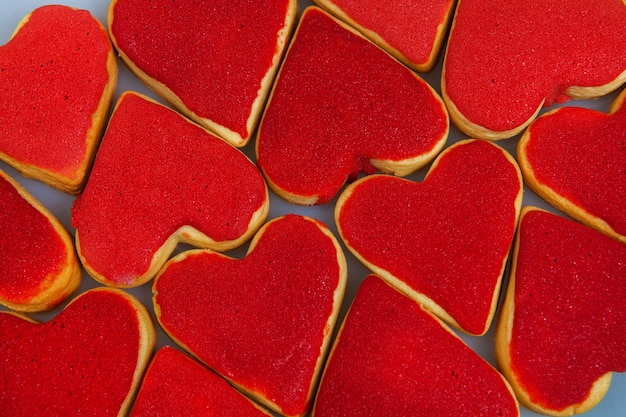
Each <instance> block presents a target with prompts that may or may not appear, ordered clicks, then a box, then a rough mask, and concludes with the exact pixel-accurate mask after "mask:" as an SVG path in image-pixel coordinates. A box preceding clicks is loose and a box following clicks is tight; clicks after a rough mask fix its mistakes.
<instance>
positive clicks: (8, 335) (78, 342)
mask: <svg viewBox="0 0 626 417" xmlns="http://www.w3.org/2000/svg"><path fill="white" fill-rule="evenodd" d="M155 338H156V335H155V329H154V325H153V323H152V321H151V319H150V314H149V313H148V311H147V310H146V308H145V307H144V306H143V305H142V304H141V303H140V302H139V301H138V300H137V299H135V298H134V297H133V296H131V295H129V294H128V293H126V292H124V291H121V290H115V289H110V288H99V289H92V290H89V291H87V292H84V293H83V294H81V295H80V296H78V297H76V298H75V299H74V300H72V302H71V303H70V304H68V305H67V307H65V309H64V310H63V311H61V312H60V313H59V314H57V315H56V317H54V318H53V319H51V320H50V321H48V322H45V323H38V322H34V321H33V320H32V319H30V318H28V317H26V316H22V315H18V314H14V313H7V312H0V346H2V366H0V415H3V416H32V417H48V416H86V415H89V416H94V417H97V416H101V417H111V416H119V417H121V416H125V415H126V413H127V411H128V409H129V407H130V405H131V404H132V401H133V399H134V396H135V392H136V390H137V388H138V386H139V383H140V382H141V377H142V375H143V370H144V368H145V367H146V365H147V363H148V361H149V359H150V356H151V355H152V350H153V349H154V344H155Z"/></svg>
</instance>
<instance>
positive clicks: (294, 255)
mask: <svg viewBox="0 0 626 417" xmlns="http://www.w3.org/2000/svg"><path fill="white" fill-rule="evenodd" d="M346 281H347V264H346V260H345V257H344V255H343V252H342V249H341V246H340V245H339V242H338V241H337V240H336V239H335V237H334V236H333V235H332V233H331V232H330V231H329V230H328V228H327V227H326V226H325V225H323V224H322V223H320V222H319V221H317V220H314V219H311V218H307V217H302V216H298V215H293V214H292V215H287V216H284V217H279V218H276V219H274V220H272V221H271V222H268V223H266V224H265V225H264V226H263V227H262V228H261V229H260V230H259V232H258V233H257V234H256V235H255V237H254V239H253V241H252V242H251V244H250V248H249V250H248V253H247V255H246V256H245V257H244V258H242V259H234V258H231V257H227V256H225V255H223V254H219V253H216V252H211V251H201V250H194V251H187V252H183V253H181V254H179V255H177V256H176V257H174V258H173V259H172V260H170V261H169V262H168V263H167V264H166V266H165V267H164V268H163V269H162V270H161V271H160V273H159V275H158V276H157V278H156V279H155V281H154V284H153V291H154V299H153V301H154V311H155V313H156V316H157V319H158V320H159V323H160V324H161V326H162V327H163V329H164V330H165V331H166V332H167V334H168V335H169V336H170V337H171V338H172V339H173V340H174V341H176V343H178V344H180V345H181V346H183V347H184V348H185V349H187V350H188V351H189V352H191V353H192V354H193V355H194V356H196V357H197V358H198V359H199V360H200V361H202V362H203V363H205V364H206V365H208V366H209V367H210V368H212V369H213V370H215V371H216V372H217V373H219V374H220V375H222V376H223V377H224V378H226V379H228V380H229V381H230V383H232V384H233V385H235V386H236V387H237V388H238V389H239V390H241V391H243V392H245V393H246V394H247V395H248V396H250V397H251V398H253V399H255V400H256V401H258V402H259V403H261V404H263V405H265V406H266V407H268V408H270V409H271V410H273V411H275V412H277V413H280V414H281V415H284V416H304V415H307V413H308V411H309V410H310V407H311V405H312V403H313V398H314V395H315V390H316V387H317V382H318V380H319V376H320V373H321V370H322V367H323V363H324V359H325V357H326V354H327V352H328V349H329V346H330V342H331V338H332V335H333V330H334V328H335V324H336V321H337V317H338V315H339V309H340V307H341V304H342V302H343V296H344V292H345V288H346Z"/></svg>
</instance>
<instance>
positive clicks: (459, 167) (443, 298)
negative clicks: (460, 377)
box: [337, 141, 521, 334]
mask: <svg viewBox="0 0 626 417" xmlns="http://www.w3.org/2000/svg"><path fill="white" fill-rule="evenodd" d="M503 152H504V151H503V150H501V149H499V148H498V147H496V146H494V145H491V144H489V143H487V142H485V141H471V142H468V143H465V144H463V145H459V146H456V147H453V148H448V150H446V151H445V153H444V154H442V156H441V157H440V158H439V159H438V160H437V161H435V165H433V168H432V169H431V171H430V172H429V174H428V176H427V177H426V179H425V180H424V181H423V182H422V183H415V182H411V181H408V180H404V179H400V178H397V177H392V176H387V175H377V176H371V177H367V178H365V179H364V180H361V181H360V182H358V183H355V184H354V186H353V189H352V190H350V191H349V192H350V194H349V195H348V197H347V199H346V200H345V202H344V203H343V205H342V206H341V208H340V210H339V213H338V216H337V222H338V225H339V227H340V230H341V235H342V237H343V239H344V241H345V242H346V244H347V245H348V247H350V249H351V250H353V251H354V252H356V253H358V254H359V256H360V257H362V258H363V259H364V260H365V262H367V263H368V264H370V265H373V266H375V267H376V268H382V269H384V270H386V271H388V272H389V273H390V274H391V275H392V276H394V277H396V278H397V279H399V280H401V281H403V282H404V283H406V284H407V285H408V286H409V287H410V288H411V289H412V290H414V291H416V292H418V293H421V294H424V295H426V296H427V297H429V298H431V299H432V300H433V301H434V302H435V303H437V304H438V305H439V306H441V307H442V308H443V309H444V310H445V311H446V312H448V314H450V315H451V316H452V318H454V319H455V320H456V321H457V323H458V324H459V326H460V327H461V328H463V329H465V330H466V331H467V332H469V333H473V334H481V333H482V332H484V331H485V330H486V329H485V326H486V323H487V322H488V321H489V316H490V310H491V307H492V302H493V300H494V291H495V290H496V285H497V283H498V282H499V281H500V279H501V276H502V270H503V266H504V262H505V260H506V259H507V256H508V252H509V249H510V246H511V243H512V241H513V235H514V231H515V225H516V221H517V217H516V216H517V213H518V210H519V208H517V207H516V205H515V204H516V200H517V199H518V197H519V196H520V193H521V180H520V174H519V172H518V170H517V168H516V167H515V165H514V164H513V163H512V162H511V161H510V160H509V159H507V158H506V157H505V156H504V154H503ZM346 192H348V190H347V191H346ZM491 314H492V313H491Z"/></svg>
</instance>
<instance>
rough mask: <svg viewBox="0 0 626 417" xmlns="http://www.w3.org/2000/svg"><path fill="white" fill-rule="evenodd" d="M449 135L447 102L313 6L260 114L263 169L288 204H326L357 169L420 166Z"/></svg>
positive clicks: (407, 169) (258, 146) (405, 170)
mask: <svg viewBox="0 0 626 417" xmlns="http://www.w3.org/2000/svg"><path fill="white" fill-rule="evenodd" d="M448 129H449V122H448V114H447V112H446V109H445V106H444V104H443V101H442V100H441V98H440V97H439V96H438V95H437V94H436V93H435V91H434V90H433V89H432V88H431V87H429V86H428V84H427V83H426V82H425V81H423V80H422V79H421V78H419V77H418V76H417V75H416V74H414V73H413V72H411V71H410V70H409V69H407V68H406V67H404V66H403V65H402V64H400V63H399V62H397V61H396V60H394V59H393V58H391V57H390V56H389V55H388V54H386V53H385V52H383V51H382V50H381V49H380V48H378V47H376V46H375V45H374V44H372V43H371V42H369V41H368V40H366V39H365V38H363V37H361V36H359V35H357V34H356V32H354V30H352V29H348V27H347V26H346V25H344V24H340V23H339V22H338V21H336V20H335V19H334V18H332V17H330V16H329V15H328V14H327V13H325V12H323V11H322V10H320V9H318V8H316V7H311V8H308V9H307V10H306V11H305V13H304V15H303V16H302V19H301V21H300V24H299V26H298V29H297V31H296V34H295V37H294V40H293V41H292V43H291V46H290V48H289V51H288V53H287V56H286V57H285V62H284V63H283V66H282V67H281V70H280V73H279V77H278V79H277V81H276V83H275V86H274V89H273V91H272V95H271V97H270V101H269V103H268V106H267V108H266V111H265V114H264V116H263V120H262V122H261V126H260V128H259V134H258V137H257V143H256V155H257V163H258V165H259V167H260V168H261V170H262V171H263V173H264V174H265V177H266V179H267V180H268V182H269V185H270V187H271V188H272V189H273V190H274V191H275V192H276V193H277V194H278V195H280V196H281V197H283V198H284V199H286V200H287V201H290V202H292V203H296V204H302V205H312V204H323V203H326V202H328V201H330V200H331V199H332V198H333V197H334V196H335V195H336V194H337V193H338V192H339V190H340V189H341V187H342V186H343V185H344V184H345V182H346V181H347V180H348V181H349V180H352V179H354V178H355V177H356V176H357V175H358V174H359V173H360V172H365V173H373V172H374V171H375V170H376V169H378V170H381V171H384V172H389V173H394V174H397V175H408V174H409V173H411V172H413V171H415V170H416V169H418V168H421V167H423V166H424V165H426V164H427V163H428V162H430V161H431V160H432V159H433V158H434V157H435V156H436V155H437V153H438V152H439V151H440V150H441V149H442V148H443V147H444V145H445V141H446V139H447V136H448Z"/></svg>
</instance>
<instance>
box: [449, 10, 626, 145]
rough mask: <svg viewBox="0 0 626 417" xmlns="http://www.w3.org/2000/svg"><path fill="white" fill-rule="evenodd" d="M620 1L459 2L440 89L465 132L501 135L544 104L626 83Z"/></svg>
mask: <svg viewBox="0 0 626 417" xmlns="http://www.w3.org/2000/svg"><path fill="white" fill-rule="evenodd" d="M625 21H626V4H624V1H623V0H556V1H555V0H539V1H532V2H530V1H527V0H513V1H512V0H497V1H489V2H485V1H483V0H460V1H459V2H458V6H457V10H456V15H455V17H454V20H453V24H452V30H451V32H450V37H449V41H448V46H447V50H446V54H445V59H444V67H443V72H442V79H441V87H442V95H443V98H444V100H445V101H446V104H447V106H448V110H449V111H450V117H451V119H452V121H453V122H454V123H455V125H456V126H457V127H458V128H459V129H460V130H462V131H464V132H465V133H467V134H468V135H470V136H474V137H482V138H485V139H503V138H508V137H511V136H514V135H515V134H517V133H520V132H521V131H522V130H523V129H524V128H525V127H526V126H527V125H528V124H529V123H530V122H531V121H532V120H533V119H534V118H535V117H536V116H537V113H538V112H539V110H540V109H541V107H542V106H549V105H551V104H552V103H553V102H562V101H565V100H568V99H569V98H595V97H599V96H602V95H605V94H607V93H609V92H611V91H613V90H614V89H616V88H617V87H619V86H620V85H621V84H623V83H624V81H626V47H625V46H624V45H626V30H624V22H625Z"/></svg>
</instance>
